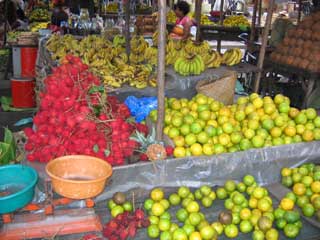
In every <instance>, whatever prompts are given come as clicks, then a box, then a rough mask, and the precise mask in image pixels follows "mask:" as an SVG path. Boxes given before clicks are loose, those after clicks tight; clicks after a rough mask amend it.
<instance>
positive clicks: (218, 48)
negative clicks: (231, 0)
mask: <svg viewBox="0 0 320 240" xmlns="http://www.w3.org/2000/svg"><path fill="white" fill-rule="evenodd" d="M223 5H224V0H221V3H220V16H219V17H220V20H219V23H220V26H222V25H223ZM217 51H218V52H219V53H221V38H220V37H219V38H218V40H217Z"/></svg>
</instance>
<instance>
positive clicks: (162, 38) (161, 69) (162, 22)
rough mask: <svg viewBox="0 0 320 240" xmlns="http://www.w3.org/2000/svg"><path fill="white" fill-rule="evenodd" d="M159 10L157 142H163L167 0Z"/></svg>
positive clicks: (160, 2)
mask: <svg viewBox="0 0 320 240" xmlns="http://www.w3.org/2000/svg"><path fill="white" fill-rule="evenodd" d="M158 9H159V23H158V28H159V36H158V76H157V85H158V118H157V141H162V138H163V123H164V111H165V109H164V91H165V89H164V81H165V70H166V69H165V68H166V63H165V60H166V29H167V14H166V0H158Z"/></svg>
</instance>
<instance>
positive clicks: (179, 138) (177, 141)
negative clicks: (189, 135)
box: [173, 136, 185, 147]
mask: <svg viewBox="0 0 320 240" xmlns="http://www.w3.org/2000/svg"><path fill="white" fill-rule="evenodd" d="M173 142H174V145H175V146H176V147H183V146H184V143H185V142H184V137H182V136H176V137H174V138H173Z"/></svg>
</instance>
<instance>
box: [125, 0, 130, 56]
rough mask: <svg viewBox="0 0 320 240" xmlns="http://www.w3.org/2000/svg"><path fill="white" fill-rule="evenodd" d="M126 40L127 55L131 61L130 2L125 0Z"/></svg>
mask: <svg viewBox="0 0 320 240" xmlns="http://www.w3.org/2000/svg"><path fill="white" fill-rule="evenodd" d="M124 4H125V27H124V29H125V38H126V53H127V55H128V59H130V0H125V2H124Z"/></svg>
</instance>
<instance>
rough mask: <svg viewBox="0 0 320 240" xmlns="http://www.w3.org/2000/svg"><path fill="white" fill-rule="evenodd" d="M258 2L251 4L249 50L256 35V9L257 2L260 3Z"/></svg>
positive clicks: (256, 0) (257, 0)
mask: <svg viewBox="0 0 320 240" xmlns="http://www.w3.org/2000/svg"><path fill="white" fill-rule="evenodd" d="M260 1H261V0H260ZM260 1H259V0H254V4H253V13H252V21H251V33H250V41H249V48H250V47H251V46H252V45H253V42H254V38H255V35H256V20H257V8H258V2H260Z"/></svg>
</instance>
